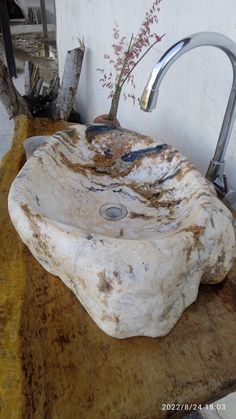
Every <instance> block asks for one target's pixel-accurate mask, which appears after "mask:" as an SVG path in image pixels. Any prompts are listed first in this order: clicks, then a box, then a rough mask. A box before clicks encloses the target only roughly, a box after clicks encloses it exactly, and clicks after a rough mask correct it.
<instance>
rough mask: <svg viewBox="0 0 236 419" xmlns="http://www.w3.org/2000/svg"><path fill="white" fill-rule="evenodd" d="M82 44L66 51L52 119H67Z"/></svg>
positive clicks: (71, 102) (77, 79) (77, 72)
mask: <svg viewBox="0 0 236 419" xmlns="http://www.w3.org/2000/svg"><path fill="white" fill-rule="evenodd" d="M84 51H85V48H84V45H81V47H79V48H75V49H73V50H71V51H68V52H67V56H66V61H65V67H64V73H63V77H62V83H61V87H60V89H59V93H58V97H57V100H56V101H55V109H54V111H53V119H54V120H58V119H63V120H67V119H68V118H69V116H70V113H71V111H72V108H73V103H74V100H75V95H76V91H77V87H78V83H79V78H80V74H81V69H82V63H83V58H84Z"/></svg>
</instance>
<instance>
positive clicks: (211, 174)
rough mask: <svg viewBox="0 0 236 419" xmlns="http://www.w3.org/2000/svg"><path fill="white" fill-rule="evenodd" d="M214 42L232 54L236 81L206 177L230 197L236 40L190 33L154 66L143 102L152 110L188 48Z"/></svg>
mask: <svg viewBox="0 0 236 419" xmlns="http://www.w3.org/2000/svg"><path fill="white" fill-rule="evenodd" d="M202 46H213V47H217V48H220V49H221V50H223V51H224V52H225V53H226V54H227V56H228V57H229V59H230V61H231V64H232V67H233V85H232V88H231V92H230V96H229V100H228V104H227V108H226V111H225V115H224V119H223V123H222V127H221V131H220V135H219V139H218V142H217V146H216V150H215V154H214V157H213V159H212V160H211V162H210V165H209V167H208V170H207V173H206V178H207V179H208V180H210V181H211V182H212V183H213V184H214V186H215V188H216V190H217V192H218V193H219V194H220V195H221V196H222V197H225V198H227V199H228V201H229V204H230V201H232V202H233V201H234V200H236V193H235V192H233V191H229V189H228V186H227V180H226V176H225V174H224V166H225V160H224V158H225V153H226V149H227V146H228V143H229V139H230V135H231V132H232V129H233V125H234V121H235V118H236V106H235V105H236V43H234V42H233V41H232V40H231V39H229V38H227V37H226V36H224V35H221V34H219V33H216V32H200V33H196V34H193V35H190V36H188V37H186V38H184V39H182V40H181V41H179V42H177V43H176V44H174V45H173V46H172V47H171V48H169V49H168V50H167V51H166V52H165V53H164V55H163V56H162V57H161V58H160V60H159V61H158V63H157V64H156V65H155V67H154V68H153V70H152V73H151V75H150V77H149V80H148V82H147V85H146V87H145V89H144V91H143V94H142V97H141V101H140V106H141V109H142V110H144V111H146V112H151V111H152V110H153V109H154V108H155V107H156V103H157V97H158V92H159V87H160V84H161V82H162V79H163V77H164V75H165V73H166V72H167V70H168V69H169V68H170V66H171V65H172V64H173V63H174V62H175V61H176V60H177V59H178V58H179V57H181V56H182V55H183V54H184V53H185V52H187V51H190V50H191V49H194V48H197V47H202Z"/></svg>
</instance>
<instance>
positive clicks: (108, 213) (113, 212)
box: [99, 204, 128, 221]
mask: <svg viewBox="0 0 236 419" xmlns="http://www.w3.org/2000/svg"><path fill="white" fill-rule="evenodd" d="M127 213H128V211H127V209H126V208H125V207H124V205H121V204H105V205H103V206H102V207H101V208H100V210H99V214H100V215H101V216H102V217H103V218H105V219H106V220H109V221H117V220H122V218H125V217H126V215H127Z"/></svg>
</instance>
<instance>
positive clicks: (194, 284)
mask: <svg viewBox="0 0 236 419" xmlns="http://www.w3.org/2000/svg"><path fill="white" fill-rule="evenodd" d="M44 140H45V141H43V143H42V144H41V146H40V147H39V148H38V149H37V150H36V151H35V152H34V153H33V155H32V156H31V157H30V158H29V159H28V161H27V162H26V164H25V165H24V167H23V168H22V170H21V171H20V172H19V174H18V176H17V177H16V179H15V180H14V182H13V184H12V186H11V189H10V193H9V212H10V216H11V219H12V222H13V224H14V226H15V228H16V230H17V231H18V233H19V235H20V237H21V239H22V240H23V241H24V243H25V244H26V245H27V246H28V248H29V249H30V251H31V252H32V254H33V255H34V256H35V258H36V259H37V260H38V261H39V263H41V264H42V265H43V267H44V268H45V269H46V270H47V271H49V272H51V273H52V274H54V275H57V276H58V277H60V278H61V279H62V281H63V282H64V283H65V285H66V286H67V287H69V288H70V289H71V290H72V292H73V293H74V294H75V295H76V296H77V298H78V299H79V301H80V302H81V303H82V304H83V306H84V307H85V309H86V310H87V312H88V313H89V314H90V316H91V317H92V318H93V320H94V321H95V322H96V323H97V325H98V326H99V327H100V328H101V329H102V330H103V331H105V332H106V333H107V334H109V335H111V336H114V337H118V338H125V337H129V336H135V335H145V336H153V337H155V336H163V335H166V334H167V333H168V332H169V331H170V330H171V329H172V328H173V326H174V325H175V323H176V322H177V320H178V319H179V317H180V316H181V314H182V313H183V311H184V309H185V308H186V307H188V306H189V305H190V304H191V303H192V302H193V301H194V300H195V299H196V298H197V294H198V287H199V284H200V282H203V283H217V282H219V281H222V279H223V278H225V276H226V275H227V273H228V271H229V270H230V268H231V267H232V264H233V261H234V257H235V233H234V228H233V219H232V215H231V213H230V211H229V210H228V209H227V208H226V207H225V206H224V205H223V204H222V203H221V202H220V200H219V199H218V198H217V197H216V195H215V192H214V190H213V188H212V186H211V185H210V184H209V183H208V181H207V180H206V179H205V178H204V177H203V176H202V175H201V174H200V173H199V172H198V171H197V170H196V169H195V168H194V166H193V164H192V163H191V162H190V161H189V160H188V159H186V158H185V157H183V156H182V155H181V154H180V153H179V152H178V151H176V150H175V149H174V148H173V147H171V146H169V145H167V144H165V143H162V142H161V143H158V142H157V141H156V140H154V139H152V138H150V137H147V136H143V135H140V134H137V133H134V132H131V131H127V130H123V129H112V128H110V127H106V126H103V125H91V126H85V125H76V126H74V127H72V128H70V129H68V130H65V131H61V132H58V133H57V134H55V135H54V136H51V137H48V138H45V139H44Z"/></svg>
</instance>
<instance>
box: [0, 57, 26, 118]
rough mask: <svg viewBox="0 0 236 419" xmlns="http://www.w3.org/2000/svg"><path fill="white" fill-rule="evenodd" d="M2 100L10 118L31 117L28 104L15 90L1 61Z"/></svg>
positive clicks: (0, 92)
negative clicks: (22, 115)
mask: <svg viewBox="0 0 236 419" xmlns="http://www.w3.org/2000/svg"><path fill="white" fill-rule="evenodd" d="M0 99H1V101H2V103H3V105H4V107H5V109H6V111H7V113H8V115H9V116H10V118H12V117H14V116H16V115H20V114H24V115H28V116H31V113H30V111H29V109H28V106H27V103H26V101H25V100H24V98H23V97H22V96H21V95H20V93H19V92H18V91H17V89H16V88H15V86H14V84H13V81H12V79H11V76H10V74H9V72H8V70H7V67H6V66H5V65H4V63H3V62H2V60H1V59H0Z"/></svg>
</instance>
